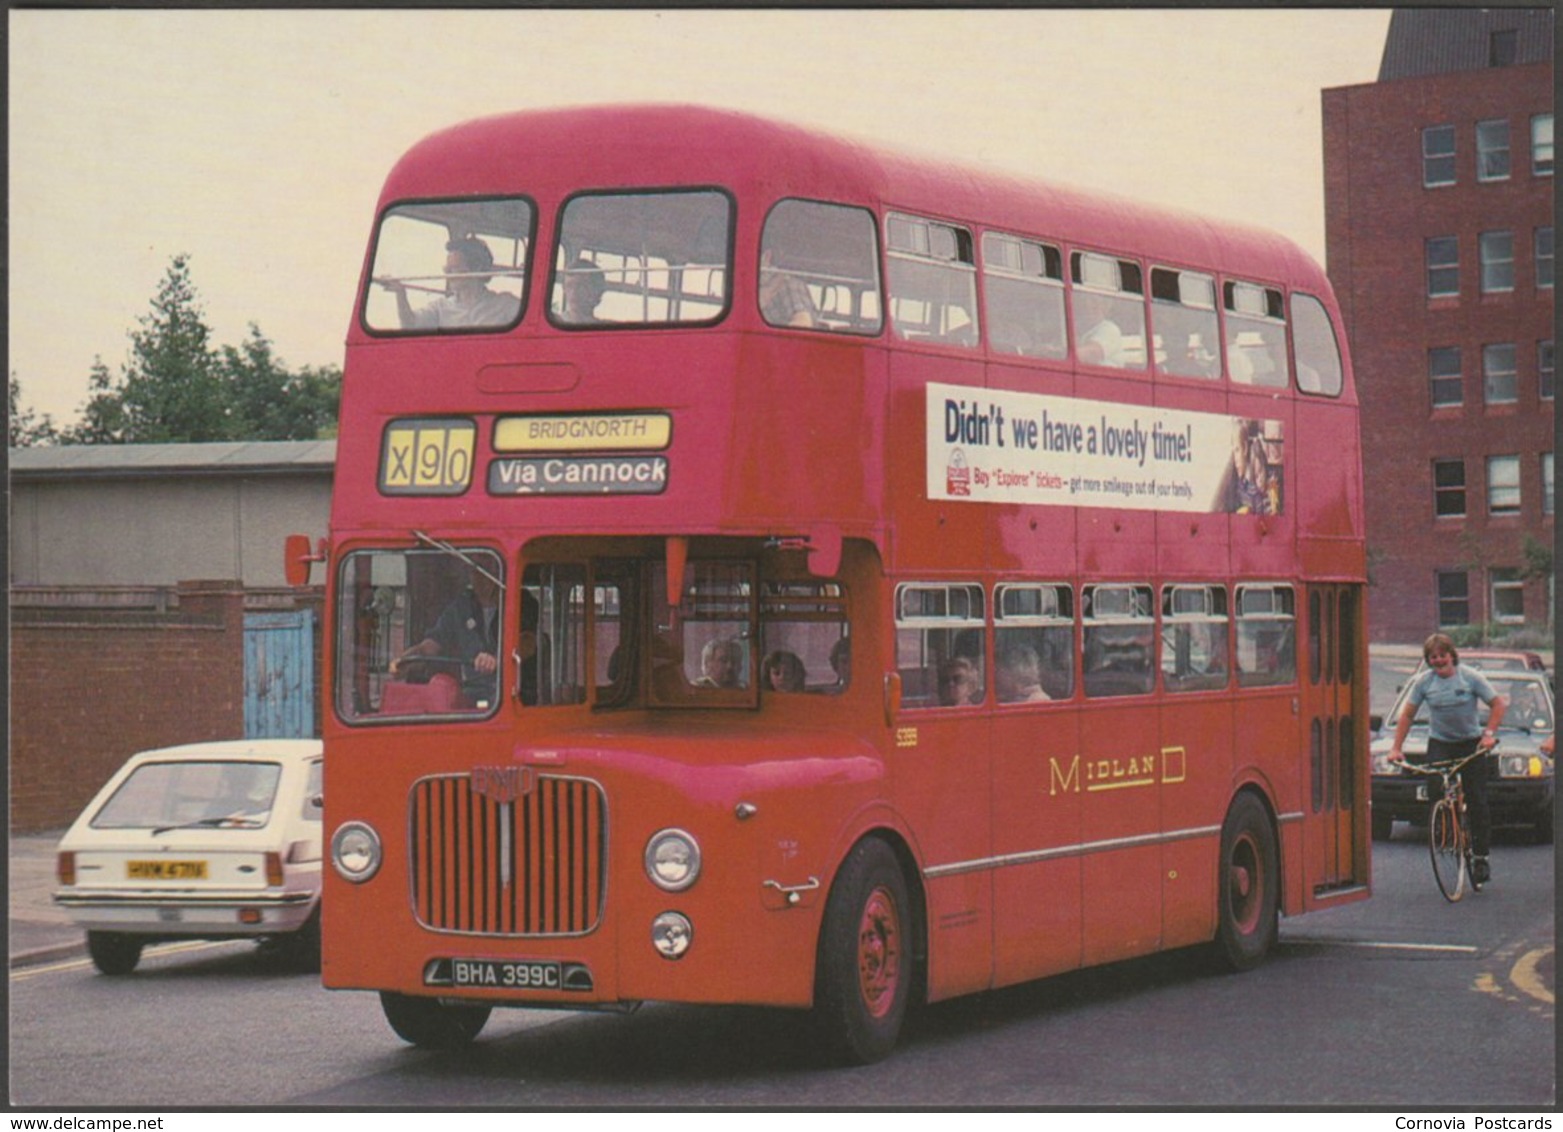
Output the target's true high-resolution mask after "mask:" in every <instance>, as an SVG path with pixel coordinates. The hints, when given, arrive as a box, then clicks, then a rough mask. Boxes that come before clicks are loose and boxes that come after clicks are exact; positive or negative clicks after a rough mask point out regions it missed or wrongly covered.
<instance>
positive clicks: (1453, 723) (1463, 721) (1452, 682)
mask: <svg viewBox="0 0 1563 1132" xmlns="http://www.w3.org/2000/svg"><path fill="white" fill-rule="evenodd" d="M1497 694H1498V693H1497V692H1495V691H1493V687H1492V685H1491V684H1489V683H1488V682H1487V677H1485V676H1483V675H1482V674H1481V673H1480V672H1478V671H1476V669H1474V668H1467V667H1466V666H1465V665H1463V664H1457V665H1455V669H1454V674H1453V675H1451V676H1447V677H1446V676H1440V675H1438V673H1437V672H1435V671H1434V670H1433V669H1431V668H1429V669H1428V670H1427V671H1426V672H1424V673H1423V674H1422V677H1421V678H1420V679H1419V680H1418V681H1417V682H1416V683H1415V684H1414V685H1412V688H1411V694H1410V695H1409V696H1408V697H1407V698H1406V704H1407V707H1408V708H1409V709H1410V711H1411V712H1412V718H1413V719H1414V718H1416V715H1415V713H1416V710H1417V708H1418V707H1420V706H1421V705H1422V703H1423V702H1424V701H1425V702H1426V703H1427V715H1428V721H1429V726H1428V730H1427V733H1428V736H1429V738H1433V739H1439V740H1442V741H1443V742H1445V743H1458V742H1460V741H1462V740H1464V739H1479V738H1481V734H1482V725H1481V723H1480V722H1478V720H1477V706H1476V705H1477V704H1478V702H1480V703H1484V704H1490V703H1492V701H1493V698H1494V697H1496V696H1497Z"/></svg>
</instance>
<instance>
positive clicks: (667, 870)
mask: <svg viewBox="0 0 1563 1132" xmlns="http://www.w3.org/2000/svg"><path fill="white" fill-rule="evenodd" d="M646 876H648V877H649V878H651V883H652V884H654V885H656V886H657V887H658V888H660V889H662V890H663V891H664V892H683V891H684V889H686V888H688V887H689V886H690V885H692V884H694V883H695V881H696V880H697V879H699V877H700V846H699V844H698V843H697V842H696V841H695V839H694V838H693V837H691V836H690V835H689V834H687V833H685V832H684V831H683V830H681V829H664V830H663V831H662V832H661V833H656V834H653V835H652V838H651V840H650V841H648V842H646Z"/></svg>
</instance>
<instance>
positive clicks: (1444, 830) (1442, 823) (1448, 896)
mask: <svg viewBox="0 0 1563 1132" xmlns="http://www.w3.org/2000/svg"><path fill="white" fill-rule="evenodd" d="M1496 746H1497V744H1493V747H1486V748H1483V749H1479V750H1477V751H1475V752H1473V753H1471V754H1469V755H1466V756H1465V757H1464V758H1463V759H1457V760H1455V761H1454V762H1440V763H1406V762H1403V763H1401V764H1400V769H1401V771H1402V772H1403V773H1412V774H1425V775H1428V776H1429V777H1431V778H1438V779H1440V780H1441V781H1442V784H1443V790H1442V792H1441V793H1440V795H1439V797H1438V800H1437V801H1436V802H1434V803H1433V808H1432V810H1431V811H1430V812H1429V814H1428V816H1427V845H1428V851H1429V852H1430V853H1431V854H1432V857H1433V879H1434V880H1436V881H1437V882H1438V891H1440V892H1442V893H1443V894H1444V899H1445V900H1447V901H1449V902H1450V903H1451V904H1453V903H1454V902H1455V901H1457V900H1459V899H1460V898H1461V897H1462V896H1464V895H1465V883H1466V881H1467V880H1469V881H1470V882H1471V891H1472V892H1480V891H1481V890H1482V886H1481V885H1480V884H1479V883H1478V882H1477V880H1476V877H1475V875H1474V874H1473V873H1472V871H1471V858H1472V856H1473V854H1472V850H1471V826H1470V820H1469V818H1468V817H1467V816H1466V812H1465V784H1464V783H1463V782H1461V781H1460V771H1461V770H1462V769H1463V768H1464V767H1465V764H1466V763H1468V762H1471V761H1472V760H1473V759H1481V758H1486V757H1487V756H1488V755H1489V754H1491V753H1492V751H1493V748H1494V747H1496Z"/></svg>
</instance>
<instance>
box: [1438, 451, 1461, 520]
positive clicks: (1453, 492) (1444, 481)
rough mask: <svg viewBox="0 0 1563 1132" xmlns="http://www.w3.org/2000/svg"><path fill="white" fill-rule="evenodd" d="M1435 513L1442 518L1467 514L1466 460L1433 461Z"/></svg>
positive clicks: (1453, 517) (1455, 517)
mask: <svg viewBox="0 0 1563 1132" xmlns="http://www.w3.org/2000/svg"><path fill="white" fill-rule="evenodd" d="M1433 514H1434V515H1435V516H1437V517H1438V518H1440V519H1460V518H1464V516H1465V461H1464V460H1434V461H1433Z"/></svg>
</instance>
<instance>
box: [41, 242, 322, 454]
mask: <svg viewBox="0 0 1563 1132" xmlns="http://www.w3.org/2000/svg"><path fill="white" fill-rule="evenodd" d="M139 323H140V329H138V330H135V331H132V332H131V334H130V346H131V348H130V356H129V359H128V360H127V362H126V364H125V365H124V366H122V367H121V370H120V374H119V377H118V378H117V379H116V378H115V377H114V375H113V374H111V373H110V372H109V369H108V367H107V366H105V365H104V364H103V360H102V359H101V358H98V359H95V360H94V363H93V367H92V374H91V377H90V379H89V387H90V389H91V393H90V395H89V397H88V399H87V402H86V404H85V405H83V406H82V409H81V421H80V422H79V423H78V424H76V425H74V426H72V427H70V428H67V429H66V430H64V432H63V433H62V434H61V436H60V439H61V440H63V441H64V442H65V443H67V444H159V443H170V442H190V441H211V440H311V439H314V438H315V437H317V436H322V435H329V434H332V433H334V432H335V428H336V414H337V401H338V398H339V396H340V392H341V382H342V375H341V371H340V370H338V369H336V368H334V367H325V368H321V369H314V368H310V367H305V368H304V369H302V370H300V371H299V372H298V373H292V372H290V371H289V370H288V369H287V368H286V367H285V366H284V365H283V364H282V362H281V360H280V359H278V358H277V357H276V353H275V350H274V348H273V346H272V343H271V341H270V339H268V338H267V337H266V336H265V335H264V334H262V333H261V330H260V327H258V326H256V325H255V324H254V323H251V324H250V333H249V336H248V337H247V338H246V339H245V341H244V342H243V344H242V345H240V346H238V347H234V346H222V347H220V348H215V347H213V346H212V344H211V337H212V333H211V330H210V328H209V327H208V326H207V325H206V321H205V316H204V314H203V312H202V310H201V305H200V300H199V297H198V295H197V293H196V290H195V285H194V283H193V282H192V280H191V274H190V261H189V257H188V256H185V255H177V256H175V257H174V258H173V260H172V262H171V263H170V264H169V268H168V272H167V274H166V275H165V276H164V277H163V280H162V283H161V284H160V285H159V286H158V290H157V294H156V296H155V297H154V298H153V300H152V310H151V312H150V313H149V314H147V315H144V316H142V318H141V319H140V320H139Z"/></svg>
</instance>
